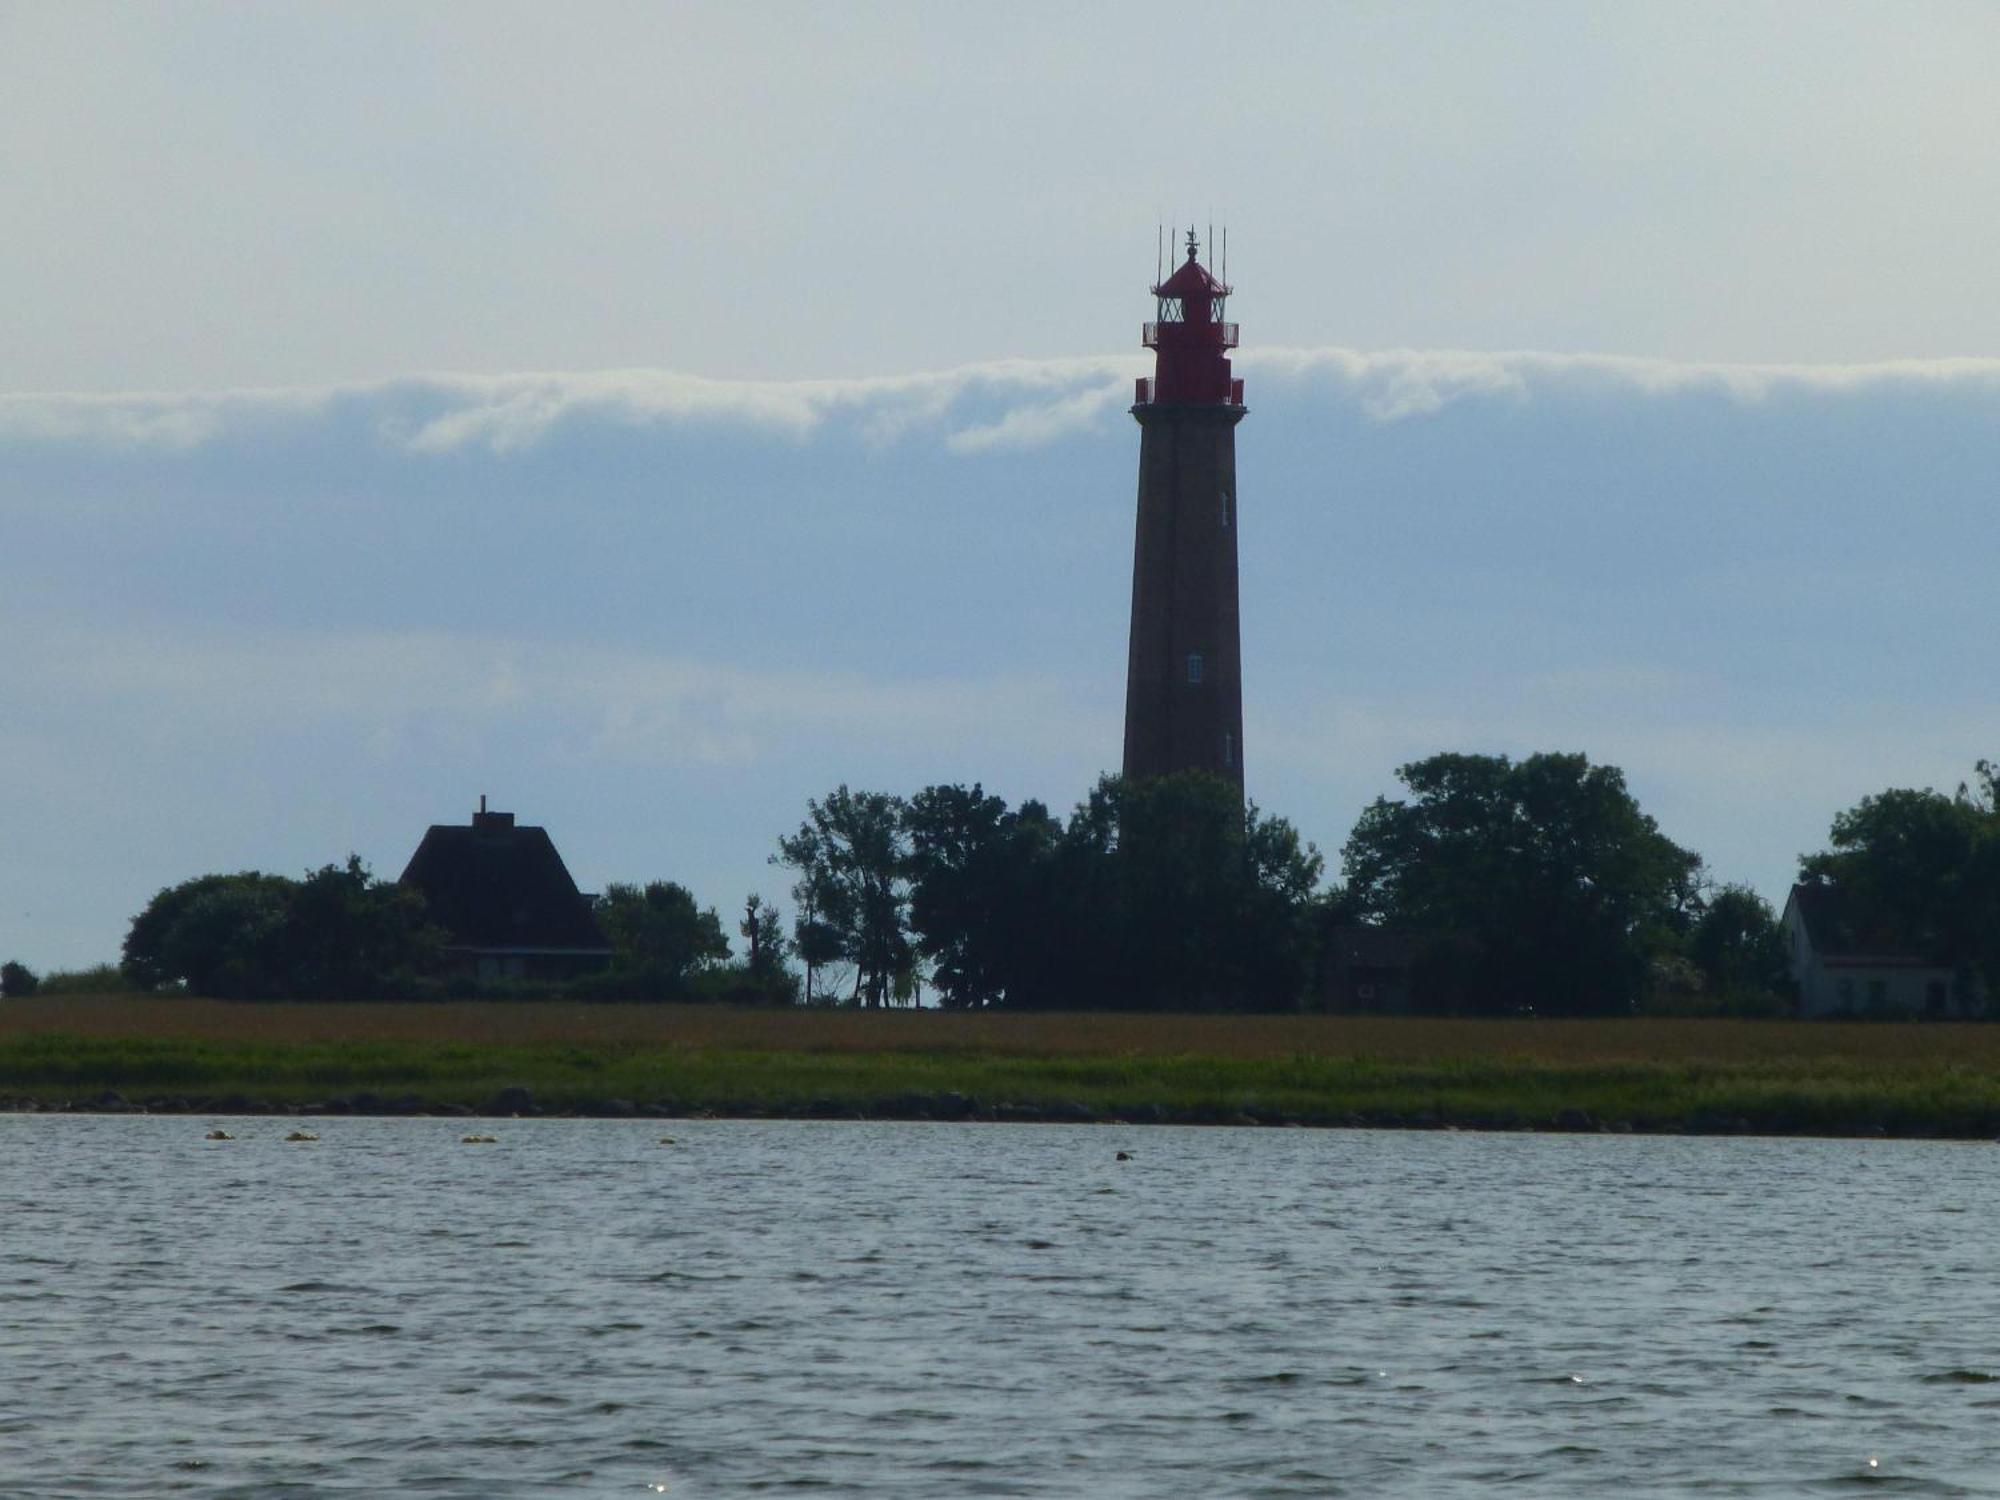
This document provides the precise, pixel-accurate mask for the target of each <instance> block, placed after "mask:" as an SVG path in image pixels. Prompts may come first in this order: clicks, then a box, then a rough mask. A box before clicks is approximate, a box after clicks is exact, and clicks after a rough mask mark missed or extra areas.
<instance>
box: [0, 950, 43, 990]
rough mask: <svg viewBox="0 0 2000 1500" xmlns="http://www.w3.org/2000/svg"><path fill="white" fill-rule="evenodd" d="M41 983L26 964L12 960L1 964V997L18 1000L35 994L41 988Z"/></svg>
mask: <svg viewBox="0 0 2000 1500" xmlns="http://www.w3.org/2000/svg"><path fill="white" fill-rule="evenodd" d="M41 983H42V982H41V981H40V980H39V979H37V978H36V977H35V971H34V970H33V969H31V968H29V967H28V966H27V965H26V964H20V963H15V962H13V961H12V960H11V959H10V960H8V961H7V962H6V963H4V964H0V996H5V997H6V998H7V999H9V1000H18V999H21V998H22V997H23V996H26V995H32V994H34V993H35V991H36V990H38V989H40V988H41Z"/></svg>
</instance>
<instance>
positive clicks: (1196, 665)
mask: <svg viewBox="0 0 2000 1500" xmlns="http://www.w3.org/2000/svg"><path fill="white" fill-rule="evenodd" d="M1188 681H1189V682H1200V681H1201V653H1200V652H1199V651H1190V652H1189V653H1188Z"/></svg>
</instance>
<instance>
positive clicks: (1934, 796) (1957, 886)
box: [1799, 760, 2000, 991]
mask: <svg viewBox="0 0 2000 1500" xmlns="http://www.w3.org/2000/svg"><path fill="white" fill-rule="evenodd" d="M1995 769H1996V768H1995V767H1994V765H1993V764H1992V763H1991V762H1988V761H1983V760H1982V761H1980V762H1979V763H1978V765H1977V767H1976V780H1975V782H1974V784H1973V785H1972V786H1970V787H1968V786H1960V787H1959V788H1958V791H1957V793H1956V794H1955V795H1952V796H1946V795H1945V794H1944V793H1942V792H1938V791H1933V790H1930V789H1928V788H1926V789H1925V790H1923V791H1915V790H1911V789H1909V788H1892V789H1890V790H1888V791H1884V792H1878V793H1876V794H1875V795H1873V796H1869V797H1863V798H1862V799H1861V801H1860V802H1859V803H1857V804H1856V805H1855V806H1853V807H1851V808H1849V809H1848V810H1847V811H1845V812H1843V813H1840V814H1838V815H1836V816H1835V818H1834V820H1833V827H1832V830H1831V834H1830V837H1829V840H1828V842H1829V843H1830V845H1831V847H1830V848H1828V849H1826V850H1823V851H1821V852H1820V853H1817V854H1808V855H1804V856H1802V857H1801V858H1800V860H1799V879H1800V881H1801V883H1803V884H1807V885H1826V886H1831V887H1833V888H1834V889H1836V890H1838V891H1839V892H1840V894H1841V898H1842V905H1843V907H1844V908H1845V909H1846V910H1847V912H1848V913H1850V914H1851V917H1852V919H1853V920H1854V921H1856V922H1857V923H1858V924H1860V926H1861V928H1862V929H1863V930H1860V931H1857V932H1856V933H1855V934H1854V936H1855V937H1856V938H1857V939H1859V940H1861V941H1863V942H1865V943H1867V944H1869V945H1870V946H1876V947H1882V948H1903V949H1910V950H1915V951H1918V952H1922V953H1924V954H1926V955H1927V956H1929V957H1931V958H1933V959H1935V960H1936V961H1938V962H1940V963H1948V964H1953V965H1955V966H1957V967H1958V968H1960V969H1961V970H1963V971H1965V972H1967V973H1971V972H1974V971H1978V972H1980V973H1981V974H1982V975H1983V977H1984V979H1985V981H1986V985H1987V988H1988V989H1989V991H1990V990H1992V989H1994V988H1995V983H1996V981H2000V810H1996V808H1995V798H1994V793H1995V784H1994V782H1995Z"/></svg>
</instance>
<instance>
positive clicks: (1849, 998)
mask: <svg viewBox="0 0 2000 1500" xmlns="http://www.w3.org/2000/svg"><path fill="white" fill-rule="evenodd" d="M1833 993H1834V997H1835V998H1836V999H1838V1000H1839V1001H1840V1008H1841V1009H1842V1010H1852V1009H1854V981H1853V980H1851V979H1843V980H1841V981H1840V982H1839V983H1837V984H1836V985H1834V987H1833Z"/></svg>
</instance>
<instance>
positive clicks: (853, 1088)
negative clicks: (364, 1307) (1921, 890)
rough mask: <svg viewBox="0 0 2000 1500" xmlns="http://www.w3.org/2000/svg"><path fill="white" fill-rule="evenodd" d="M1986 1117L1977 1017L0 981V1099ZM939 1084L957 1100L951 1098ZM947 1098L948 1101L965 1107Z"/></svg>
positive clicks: (1800, 1127) (1997, 1071) (1847, 1128)
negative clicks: (992, 1007)
mask: <svg viewBox="0 0 2000 1500" xmlns="http://www.w3.org/2000/svg"><path fill="white" fill-rule="evenodd" d="M508 1087H520V1088H527V1089H529V1090H531V1091H532V1094H533V1097H534V1099H535V1101H536V1103H537V1104H538V1105H539V1106H541V1107H544V1108H549V1109H560V1110H569V1109H577V1110H586V1111H587V1110H590V1109H593V1108H597V1107H600V1106H602V1105H603V1103H604V1102H605V1101H609V1100H622V1101H626V1102H629V1103H630V1104H631V1105H633V1106H635V1107H636V1108H638V1109H639V1110H642V1111H645V1110H657V1111H659V1112H662V1113H671V1112H688V1111H699V1110H713V1111H715V1112H717V1113H747V1112H763V1113H785V1114H791V1113H808V1112H816V1113H847V1112H855V1113H861V1114H888V1115H895V1114H918V1113H929V1114H938V1113H957V1112H963V1111H965V1110H967V1109H969V1108H970V1109H976V1111H977V1112H979V1113H982V1114H984V1113H991V1112H994V1111H996V1110H997V1111H998V1112H999V1113H1000V1114H1002V1115H1003V1116H1013V1115H1020V1114H1029V1113H1034V1112H1042V1113H1045V1114H1047V1115H1050V1116H1052V1117H1065V1116H1068V1117H1077V1118H1081V1117H1083V1116H1084V1115H1086V1114H1093V1115H1097V1116H1100V1117H1122V1118H1128V1119H1131V1118H1140V1119H1143V1118H1159V1117H1164V1118H1169V1119H1189V1120H1236V1119H1240V1118H1243V1117H1248V1118H1253V1119H1257V1120H1262V1121H1273V1122H1276V1121H1285V1120H1297V1121H1301V1122H1304V1123H1357V1122H1365V1123H1393V1124H1457V1125H1466V1126H1477V1127H1487V1128H1506V1127H1522V1126H1546V1125H1551V1124H1554V1123H1556V1122H1558V1121H1559V1120H1560V1121H1566V1122H1567V1123H1569V1124H1571V1125H1577V1124H1580V1123H1582V1119H1583V1117H1584V1116H1588V1117H1589V1119H1590V1121H1591V1122H1594V1123H1602V1124H1605V1125H1609V1126H1613V1127H1619V1126H1630V1127H1633V1128H1637V1129H1655V1130H1657V1129H1718V1130H1756V1131H1777V1132H1830V1133H1842V1132H1855V1131H1875V1130H1885V1131H1889V1132H1894V1133H1925V1134H1943V1135H1967V1136H1992V1135H1996V1134H2000V1026H1955V1025H1935V1026H1933V1025H1902V1026H1892V1025H1865V1026H1864V1025H1839V1026H1836V1025H1801V1024H1798V1023H1794V1022H1731V1021H1673V1020H1592V1021H1557V1020H1504V1021H1472V1020H1431V1019H1400V1018H1386V1017H1358V1016H1282V1017H1280V1016H1183V1015H1108V1014H1107V1015H1059V1016H1053V1015H1051V1016H1040V1015H962V1014H945V1013H938V1012H915V1013H913V1012H886V1013H884V1012H877V1013H872V1014H871V1013H860V1012H852V1011H810V1012H808V1011H767V1010H728V1009H722V1008H717V1007H680V1006H640V1005H568V1004H479V1003H472V1002H467V1003H458V1004H429V1005H383V1004H318V1005H307V1004H235V1003H224V1002H219V1001H206V1000H164V999H145V998H137V997H132V996H103V997H85V996H76V997H67V996H66V997H60V998H54V999H39V998H37V999H29V1000H13V1001H7V1002H5V1003H4V1004H0V1100H12V1101H15V1102H17V1103H19V1102H24V1101H32V1102H34V1103H37V1104H39V1105H42V1106H44V1107H47V1106H54V1105H60V1104H64V1103H66V1102H70V1101H79V1100H90V1099H93V1098H95V1097H96V1096H97V1095H99V1094H100V1093H102V1092H104V1091H107V1090H109V1091H116V1092H117V1093H119V1094H121V1095H123V1096H124V1097H125V1098H126V1099H128V1100H130V1101H133V1102H135V1103H136V1102H147V1101H152V1102H154V1103H155V1104H156V1105H159V1106H164V1107H212V1106H213V1105H215V1104H216V1103H217V1102H219V1101H227V1100H232V1099H236V1100H245V1099H247V1100H249V1101H252V1102H253V1103H256V1104H259V1105H271V1106H291V1107H296V1106H300V1105H306V1104H318V1103H324V1102H327V1101H329V1100H339V1099H351V1098H352V1096H354V1095H355V1094H358V1093H363V1092H365V1093H367V1094H372V1095H376V1096H379V1097H380V1098H382V1099H387V1100H396V1099H400V1098H403V1097H405V1096H414V1097H415V1098H418V1099H421V1100H422V1101H423V1102H424V1103H425V1104H426V1105H429V1106H469V1107H472V1108H475V1109H477V1108H483V1107H485V1106H486V1105H487V1104H488V1103H489V1102H490V1101H491V1100H492V1099H493V1098H494V1096H495V1094H496V1093H497V1092H498V1091H499V1090H500V1089H502V1088H508ZM954 1095H956V1096H965V1098H964V1099H960V1098H952V1097H949V1096H954ZM967 1099H969V1100H970V1101H973V1102H972V1103H971V1104H968V1103H967V1102H965V1101H966V1100H967Z"/></svg>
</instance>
